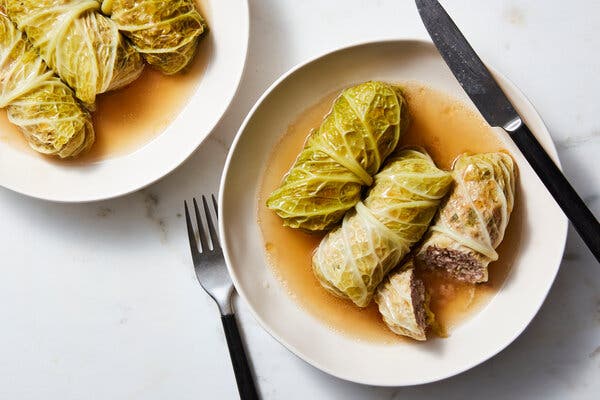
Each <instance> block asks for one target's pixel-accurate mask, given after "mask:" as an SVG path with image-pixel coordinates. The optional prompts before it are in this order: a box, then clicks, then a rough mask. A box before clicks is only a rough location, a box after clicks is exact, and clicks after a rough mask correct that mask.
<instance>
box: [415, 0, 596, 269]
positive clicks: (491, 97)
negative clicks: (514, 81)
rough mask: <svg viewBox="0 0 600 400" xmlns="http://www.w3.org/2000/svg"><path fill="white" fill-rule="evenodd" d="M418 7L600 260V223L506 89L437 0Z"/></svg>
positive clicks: (484, 110)
mask: <svg viewBox="0 0 600 400" xmlns="http://www.w3.org/2000/svg"><path fill="white" fill-rule="evenodd" d="M416 4H417V9H418V11H419V14H420V15H421V19H422V20H423V24H424V25H425V28H426V29H427V31H428V32H429V35H430V36H431V39H432V40H433V43H434V44H435V46H436V47H437V49H438V51H439V52H440V54H441V56H442V58H443V59H444V61H446V64H448V67H450V70H451V71H452V73H453V74H454V76H455V77H456V79H457V80H458V82H459V83H460V85H461V86H462V88H463V89H464V90H465V92H466V93H467V95H468V96H469V97H470V98H471V100H472V101H473V103H474V104H475V106H476V107H477V108H478V110H479V112H480V113H481V115H482V116H483V117H484V118H485V120H486V121H487V122H488V123H489V124H490V125H491V126H497V127H501V128H503V129H504V130H506V131H507V132H508V133H509V135H510V137H511V139H512V140H513V141H514V142H515V144H516V145H517V147H518V148H519V150H521V153H523V156H524V157H525V159H526V160H527V161H528V162H529V164H530V165H531V167H532V168H533V170H534V171H535V172H536V174H537V175H538V176H539V178H540V180H541V181H542V183H543V184H544V185H545V186H546V188H547V189H548V191H549V192H550V194H551V195H552V196H553V197H554V199H555V200H556V202H557V203H558V205H559V206H560V207H561V208H562V210H563V212H564V213H565V214H566V216H567V217H568V218H569V219H570V220H571V223H572V224H573V226H574V227H575V229H576V230H577V232H578V233H579V235H580V236H581V238H582V239H583V241H584V242H585V244H586V245H587V246H588V248H589V249H590V250H591V252H592V254H594V256H595V257H596V260H597V261H598V262H600V224H599V223H598V220H597V219H596V217H594V214H592V212H591V211H590V209H589V208H588V207H587V206H586V205H585V203H584V202H583V200H582V199H581V197H579V195H578V194H577V192H576V191H575V189H573V187H572V186H571V184H570V183H569V182H568V181H567V179H566V178H565V176H564V175H563V174H562V172H561V170H560V169H559V168H558V167H557V166H556V164H555V163H554V162H553V161H552V159H551V158H550V157H549V156H548V154H547V153H546V152H545V150H544V149H543V147H542V146H541V145H540V143H539V142H538V141H537V139H536V138H535V136H534V135H533V134H532V133H531V131H530V130H529V128H528V127H527V125H525V123H524V122H523V120H522V119H521V116H520V115H519V113H518V112H517V111H516V110H515V108H514V106H513V104H512V103H511V102H510V100H509V99H508V97H507V96H506V94H505V93H504V92H503V91H502V89H501V88H500V86H499V85H498V83H497V82H496V80H495V79H494V78H493V76H492V74H491V73H490V71H489V70H488V69H487V67H486V66H485V64H484V63H483V62H482V61H481V59H480V58H479V56H478V55H477V53H475V50H473V47H471V45H470V44H469V42H467V39H465V37H464V36H463V34H462V33H461V32H460V30H459V29H458V27H457V26H456V24H455V23H454V21H453V20H452V19H451V18H450V16H449V15H448V13H446V10H444V8H443V7H442V6H441V5H440V3H439V2H438V1H437V0H416Z"/></svg>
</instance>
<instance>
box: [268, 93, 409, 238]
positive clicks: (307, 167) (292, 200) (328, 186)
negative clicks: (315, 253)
mask: <svg viewBox="0 0 600 400" xmlns="http://www.w3.org/2000/svg"><path fill="white" fill-rule="evenodd" d="M405 114H406V106H405V103H404V99H403V97H402V94H401V93H400V90H399V89H398V88H395V87H393V86H390V85H388V84H387V83H384V82H366V83H362V84H360V85H357V86H354V87H351V88H349V89H346V90H344V91H343V92H342V94H341V95H340V96H339V97H338V98H337V99H336V100H335V102H334V104H333V108H332V110H331V112H330V113H329V114H328V115H327V116H326V117H325V119H324V121H323V122H322V124H321V126H320V127H319V129H317V130H315V131H313V132H311V134H310V136H309V137H308V139H307V141H306V144H305V145H304V149H303V150H302V152H301V153H300V155H299V156H298V158H297V159H296V162H295V163H294V165H293V166H292V168H291V169H290V171H289V172H288V173H287V174H286V176H285V178H284V180H283V183H282V184H281V186H280V187H279V188H278V189H276V190H275V191H274V192H273V193H271V196H270V197H269V198H268V200H267V206H268V207H269V208H270V209H272V210H274V211H275V212H276V213H277V214H278V215H279V216H280V217H281V218H282V219H283V224H284V225H286V226H290V227H292V228H301V229H304V230H309V231H321V230H328V229H331V228H333V227H334V226H335V225H336V224H337V223H338V222H339V221H340V220H341V219H342V217H343V216H344V214H345V213H346V211H348V210H349V209H351V208H352V207H354V205H355V204H356V203H358V201H359V200H360V196H361V189H362V187H363V186H370V185H371V184H372V183H373V175H375V174H376V173H377V171H378V170H379V168H380V167H381V165H382V164H383V162H384V161H385V159H386V158H387V156H388V155H390V154H391V152H392V151H393V150H394V149H395V148H396V145H397V144H398V140H399V139H400V133H401V126H404V125H405V124H406V120H407V118H406V115H405Z"/></svg>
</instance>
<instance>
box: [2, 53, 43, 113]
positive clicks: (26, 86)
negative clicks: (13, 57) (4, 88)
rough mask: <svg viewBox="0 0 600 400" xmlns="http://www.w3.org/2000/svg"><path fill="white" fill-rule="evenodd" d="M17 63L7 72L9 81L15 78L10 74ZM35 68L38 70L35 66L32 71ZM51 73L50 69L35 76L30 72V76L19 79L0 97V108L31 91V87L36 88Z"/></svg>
mask: <svg viewBox="0 0 600 400" xmlns="http://www.w3.org/2000/svg"><path fill="white" fill-rule="evenodd" d="M21 55H22V54H21ZM38 62H41V61H38ZM17 65H18V63H15V68H13V69H11V71H10V73H9V74H8V79H9V81H10V80H12V79H15V78H14V77H12V75H13V74H14V73H15V72H16V66H17ZM36 70H39V69H37V68H35V69H32V72H33V71H36ZM52 75H53V73H52V71H47V72H46V73H44V74H41V75H38V76H35V74H33V73H32V74H30V76H29V77H28V79H27V80H19V84H18V85H17V86H16V87H15V88H14V89H13V90H12V91H11V92H9V93H10V94H7V95H3V96H1V97H0V108H4V107H6V106H8V105H10V104H11V103H13V101H14V100H16V99H18V98H19V97H21V96H23V95H24V94H26V93H28V92H30V91H32V90H33V89H36V88H38V87H40V86H42V84H43V83H44V81H46V80H47V79H48V78H50V77H51V76H52ZM11 78H12V79H11Z"/></svg>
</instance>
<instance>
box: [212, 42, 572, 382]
mask: <svg viewBox="0 0 600 400" xmlns="http://www.w3.org/2000/svg"><path fill="white" fill-rule="evenodd" d="M494 75H495V76H496V77H497V79H498V81H499V82H500V84H501V86H502V87H503V88H504V89H505V91H506V92H507V94H508V95H509V96H510V98H511V99H512V101H513V102H514V104H515V106H516V107H517V109H518V110H519V111H520V113H521V114H522V116H523V117H524V118H525V120H526V121H527V123H528V125H529V127H530V128H531V130H532V131H533V132H534V133H535V135H536V136H537V137H538V139H539V140H540V141H541V143H542V144H543V146H544V147H545V148H546V150H547V151H548V152H549V153H550V154H551V155H552V157H553V158H554V159H555V160H556V161H557V162H558V158H557V156H556V150H555V147H554V145H553V143H552V140H551V137H550V135H549V133H548V131H547V129H546V127H545V126H544V124H543V122H542V120H541V118H540V117H539V115H538V114H537V113H536V111H535V109H534V108H533V106H532V105H531V104H530V103H529V102H528V101H527V99H526V98H525V96H524V95H523V94H522V93H521V92H520V91H519V90H518V89H517V88H516V87H515V86H514V85H513V84H512V83H510V82H509V81H508V80H507V79H506V78H505V77H503V76H502V75H500V74H498V73H497V72H494ZM370 79H380V80H387V81H396V82H397V81H409V80H417V81H421V82H426V83H427V84H428V85H429V86H432V87H433V88H436V89H439V90H442V91H444V92H446V93H448V94H450V95H452V96H454V97H457V98H462V99H464V100H465V101H466V102H469V100H468V98H467V97H466V95H465V94H464V93H463V91H462V89H461V88H460V86H459V84H458V83H457V82H456V80H455V79H454V77H453V76H452V74H451V73H450V71H449V69H448V68H447V66H446V65H445V64H444V62H443V60H442V59H441V57H440V56H439V54H438V53H437V51H436V49H435V48H434V47H433V45H432V44H431V43H428V42H423V41H414V40H404V41H403V40H391V41H390V40H388V41H379V42H371V43H365V44H359V45H355V46H352V47H348V48H344V49H341V50H338V51H335V52H332V53H329V54H326V55H324V56H321V57H318V58H316V59H314V60H312V61H309V62H307V63H304V64H302V65H300V66H298V67H295V68H293V69H292V70H290V71H289V72H288V73H286V74H285V75H284V76H282V77H281V78H280V79H278V80H277V81H276V82H275V83H274V84H273V85H271V87H270V88H269V89H268V90H267V91H266V92H265V93H264V94H263V96H262V97H261V98H260V100H259V101H258V102H257V103H256V105H255V106H254V108H253V109H252V111H251V112H250V113H249V115H248V117H247V118H246V120H245V121H244V123H243V125H242V127H241V128H240V130H239V132H238V134H237V137H236V139H235V142H234V144H233V146H232V148H231V152H230V154H229V157H228V160H227V164H226V167H225V172H224V176H223V180H222V184H221V191H220V214H221V215H220V221H219V222H220V233H221V238H222V242H223V246H224V250H225V257H226V259H227V263H228V265H229V270H230V273H231V276H232V277H233V281H234V283H235V286H236V288H237V290H238V292H239V294H240V295H241V296H242V298H243V299H244V300H245V301H246V302H247V303H248V305H249V306H250V309H251V310H252V312H253V313H254V315H255V317H256V318H257V320H258V321H259V322H260V324H261V325H262V326H263V327H264V328H265V329H266V330H267V331H268V332H269V333H270V334H271V335H272V336H273V337H275V338H276V339H277V340H278V341H280V342H281V343H282V344H283V345H285V346H286V347H287V348H288V349H289V350H290V351H292V352H293V353H295V354H296V355H297V356H298V357H300V358H302V359H303V360H305V361H307V362H308V363H310V364H312V365H313V366H315V367H317V368H319V369H321V370H323V371H325V372H328V373H330V374H332V375H335V376H337V377H339V378H343V379H346V380H350V381H354V382H359V383H364V384H371V385H381V386H403V385H415V384H422V383H427V382H432V381H436V380H440V379H443V378H446V377H449V376H452V375H455V374H458V373H460V372H462V371H465V370H467V369H469V368H472V367H474V366H475V365H477V364H479V363H481V362H483V361H485V360H487V359H489V358H490V357H492V356H493V355H495V354H496V353H498V352H499V351H501V350H502V349H504V348H505V347H506V346H508V345H509V344H510V343H511V342H512V341H513V340H514V339H515V338H516V337H517V336H518V335H519V334H520V333H521V332H522V331H523V330H524V329H525V327H526V326H527V325H528V324H529V322H530V321H531V320H532V319H533V317H534V316H535V314H536V313H537V311H538V309H539V308H540V306H541V305H542V303H543V301H544V299H545V298H546V295H547V293H548V291H549V289H550V287H551V285H552V282H553V281H554V278H555V276H556V273H557V271H558V268H559V266H560V261H561V257H562V253H563V249H564V245H565V239H566V233H567V219H566V218H565V216H564V215H563V214H562V212H561V211H560V210H559V208H558V207H557V206H556V204H555V203H554V201H553V199H552V198H551V197H550V195H549V194H548V193H547V191H546V190H545V189H544V187H543V186H542V184H541V182H540V181H539V180H538V179H537V177H536V176H535V174H534V173H533V171H532V170H531V168H530V167H529V166H528V165H527V163H526V161H525V160H524V159H523V157H522V156H521V154H520V153H519V151H518V150H517V149H516V148H514V146H513V145H512V144H510V143H507V146H508V148H509V150H511V152H512V154H513V155H514V156H515V159H516V161H517V164H518V166H519V171H520V172H519V175H520V177H519V186H518V190H519V192H518V196H521V197H522V199H523V204H524V209H525V210H524V212H523V218H522V220H521V221H516V220H515V221H511V223H519V224H522V238H523V240H522V242H521V243H520V248H519V249H518V251H517V255H516V259H515V262H514V264H513V267H512V270H511V272H510V275H509V277H508V278H507V280H506V282H505V284H504V286H503V288H502V289H501V290H500V291H499V292H498V294H497V295H496V296H495V297H494V298H493V299H492V300H491V302H490V303H489V304H488V305H487V306H486V307H485V308H484V309H483V310H481V311H480V312H479V313H478V314H476V315H475V316H474V317H473V318H471V319H470V320H468V321H467V322H465V323H464V324H462V325H460V326H459V327H457V328H456V329H455V330H454V331H452V332H451V336H450V337H449V338H446V339H434V340H431V341H428V342H426V343H425V344H416V343H398V344H393V345H392V344H390V345H385V344H381V343H370V342H365V341H357V340H355V339H353V338H350V337H347V336H344V335H342V334H340V333H336V332H334V331H332V330H330V329H329V328H328V327H327V326H325V325H324V324H323V323H322V322H321V321H319V320H317V319H316V318H315V317H313V316H312V315H311V314H309V313H308V312H306V311H304V310H303V309H302V308H300V307H299V306H298V304H297V303H296V302H295V301H294V300H293V299H292V298H291V296H290V295H289V293H288V292H287V290H286V289H284V288H283V287H282V284H281V283H280V281H279V280H278V279H277V278H276V277H275V276H274V274H273V272H272V268H271V267H270V266H269V265H268V264H267V259H266V256H265V252H264V245H263V242H262V236H261V232H260V228H259V226H258V223H257V208H258V205H257V198H258V189H259V185H260V182H261V177H262V174H263V171H264V169H265V165H266V162H267V160H268V158H269V156H270V153H271V151H272V149H273V147H274V145H275V144H276V143H277V141H278V140H279V139H280V137H281V135H282V133H284V132H285V131H286V127H287V126H288V124H290V122H292V121H293V120H294V119H295V118H296V116H297V115H298V113H299V112H302V111H303V110H305V109H306V108H307V107H309V106H310V105H312V104H314V103H316V102H317V101H318V100H320V99H321V98H323V96H324V95H326V94H328V93H331V92H332V91H334V90H336V89H339V88H341V87H344V86H346V85H349V84H352V83H356V82H360V81H365V80H370ZM503 134H504V133H503V132H502V133H500V132H499V135H501V136H502V135H503ZM504 135H505V134H504ZM504 139H505V140H506V137H504Z"/></svg>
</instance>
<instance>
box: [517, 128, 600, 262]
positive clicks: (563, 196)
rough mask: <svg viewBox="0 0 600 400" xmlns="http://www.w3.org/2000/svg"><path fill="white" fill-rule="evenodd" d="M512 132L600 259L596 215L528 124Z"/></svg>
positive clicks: (599, 230) (599, 238) (580, 233)
mask: <svg viewBox="0 0 600 400" xmlns="http://www.w3.org/2000/svg"><path fill="white" fill-rule="evenodd" d="M509 133H510V136H511V137H512V139H513V140H514V141H515V143H516V144H517V146H518V147H519V149H520V150H521V152H522V153H523V154H524V155H525V158H526V159H527V161H529V164H530V165H531V166H532V167H533V170H534V171H535V172H536V173H537V175H538V176H539V177H540V179H541V180H542V182H543V183H544V185H545V186H546V188H547V189H548V191H549V192H550V194H551V195H552V196H553V197H554V200H556V202H557V203H558V205H559V206H560V208H562V210H563V212H564V213H565V214H566V216H567V217H568V218H569V219H570V220H571V223H572V224H573V227H575V230H576V231H577V232H578V233H579V236H581V238H582V239H583V241H584V242H585V244H586V245H587V247H588V248H589V249H590V251H591V252H592V254H593V255H594V257H596V260H598V261H599V262H600V225H599V224H598V220H597V219H596V217H594V214H592V212H591V211H590V209H589V208H588V207H587V206H586V205H585V203H584V202H583V200H581V198H580V197H579V195H578V194H577V192H576V191H575V189H573V187H572V186H571V184H570V183H569V182H568V181H567V178H565V176H564V175H563V174H562V172H561V171H560V169H558V167H557V166H556V164H554V161H552V159H551V158H550V157H549V156H548V154H547V153H546V152H545V151H544V149H543V147H542V146H541V145H540V143H539V142H538V141H537V139H536V138H535V136H533V134H532V133H531V131H530V130H529V128H527V126H525V124H522V125H521V126H519V127H518V128H516V129H515V130H513V131H510V132H509Z"/></svg>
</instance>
